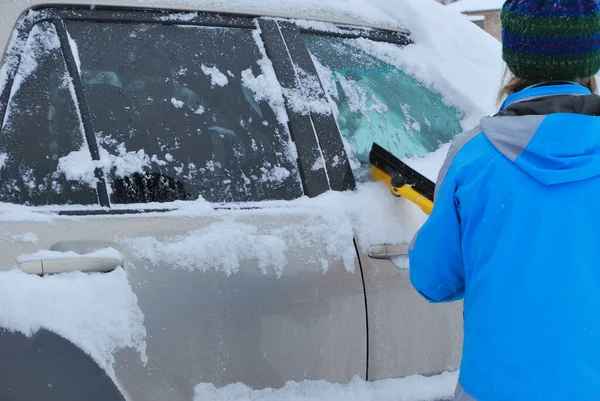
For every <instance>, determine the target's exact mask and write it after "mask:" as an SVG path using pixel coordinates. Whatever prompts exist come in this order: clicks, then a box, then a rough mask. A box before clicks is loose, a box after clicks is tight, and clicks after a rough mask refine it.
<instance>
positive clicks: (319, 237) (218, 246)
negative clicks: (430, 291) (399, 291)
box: [117, 183, 426, 276]
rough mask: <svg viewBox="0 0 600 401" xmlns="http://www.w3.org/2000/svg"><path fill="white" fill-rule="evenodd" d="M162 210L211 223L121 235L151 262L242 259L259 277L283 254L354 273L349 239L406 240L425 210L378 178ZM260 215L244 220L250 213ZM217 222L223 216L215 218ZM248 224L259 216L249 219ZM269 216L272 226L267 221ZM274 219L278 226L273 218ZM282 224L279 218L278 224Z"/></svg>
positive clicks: (230, 266) (283, 259)
mask: <svg viewBox="0 0 600 401" xmlns="http://www.w3.org/2000/svg"><path fill="white" fill-rule="evenodd" d="M182 204H185V205H187V206H184V207H181V208H180V209H178V210H176V211H173V212H168V215H171V216H173V217H174V218H175V217H183V218H189V217H191V216H204V217H210V218H214V219H215V222H213V223H211V224H209V225H207V226H205V227H204V228H202V229H200V230H196V231H192V232H189V233H186V234H185V235H182V236H177V237H167V238H157V237H137V238H120V239H117V241H118V242H120V243H121V244H123V245H124V246H125V247H126V248H127V249H128V251H129V252H130V253H131V254H132V255H133V256H135V257H136V258H139V259H141V260H143V261H146V262H147V263H149V264H150V265H154V266H159V265H162V264H169V265H172V266H175V267H176V268H180V269H188V270H200V271H208V270H215V271H222V272H224V273H225V274H226V275H231V274H236V273H237V272H238V271H239V269H240V266H241V264H242V262H243V261H248V260H252V261H256V262H257V265H258V269H259V270H260V271H261V272H262V273H263V274H268V272H269V271H273V272H274V273H275V274H276V275H277V276H281V275H283V274H285V267H286V266H287V264H288V255H289V252H294V253H295V254H296V256H298V257H300V258H303V259H302V260H303V261H304V262H305V263H316V264H320V265H321V266H322V267H323V270H324V272H326V271H327V269H328V267H329V263H330V262H331V261H339V262H342V264H343V266H344V269H345V270H346V271H347V272H354V271H355V258H356V251H355V248H354V242H353V240H354V238H355V237H356V239H357V240H358V243H359V246H360V248H361V249H362V250H363V251H366V250H367V249H368V248H369V247H370V246H372V245H379V244H386V243H387V244H400V243H409V242H410V241H411V240H412V238H413V236H414V234H415V233H416V231H417V230H418V228H419V227H421V225H422V224H423V223H424V221H425V218H426V215H425V214H424V213H423V212H422V211H421V210H420V209H419V208H418V207H417V206H415V205H413V204H412V203H410V202H409V201H407V200H405V199H399V198H396V197H394V196H392V195H391V194H390V192H389V189H388V188H387V187H386V186H385V185H384V184H382V183H366V184H362V185H360V186H359V187H358V189H357V190H356V191H353V192H328V193H325V194H323V195H321V196H319V197H317V198H313V199H308V198H302V199H298V200H294V201H289V202H279V201H277V202H262V203H260V204H256V206H257V207H260V208H257V209H252V207H253V204H248V205H244V206H246V207H249V209H248V208H245V207H244V206H242V205H227V208H228V209H226V210H219V211H218V214H217V213H216V212H215V210H214V209H213V208H212V207H211V205H210V204H209V203H207V202H205V201H203V200H199V201H197V202H182ZM262 216H264V217H265V219H257V220H250V221H249V220H248V219H249V218H253V217H262ZM217 218H220V219H223V221H219V220H217ZM252 221H261V223H260V224H254V223H252ZM270 221H273V223H269V222H270ZM275 222H277V223H275ZM281 222H285V224H282V223H281Z"/></svg>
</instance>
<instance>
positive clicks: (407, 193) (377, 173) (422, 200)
mask: <svg viewBox="0 0 600 401" xmlns="http://www.w3.org/2000/svg"><path fill="white" fill-rule="evenodd" d="M371 177H373V179H375V180H377V181H385V183H386V184H387V185H388V187H390V188H391V190H392V193H393V194H394V195H396V196H401V197H403V198H406V199H408V200H409V201H411V202H413V203H414V204H416V205H417V206H419V207H420V208H421V210H423V212H425V214H428V215H429V214H431V211H432V210H433V202H432V201H430V200H429V199H427V198H426V197H424V196H423V195H421V194H420V193H418V192H417V191H415V190H414V189H413V188H412V187H411V186H410V185H404V186H402V187H400V188H398V187H395V186H393V185H392V177H390V176H389V175H387V174H386V173H385V172H383V170H380V169H378V168H377V167H373V168H372V169H371Z"/></svg>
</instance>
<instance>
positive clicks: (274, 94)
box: [242, 26, 288, 126]
mask: <svg viewBox="0 0 600 401" xmlns="http://www.w3.org/2000/svg"><path fill="white" fill-rule="evenodd" d="M252 36H253V37H254V41H255V42H256V45H257V46H258V48H259V50H260V53H261V55H262V58H261V59H260V60H258V62H257V63H258V65H259V66H260V69H261V72H262V74H260V75H259V76H257V77H255V76H254V74H253V73H252V70H251V69H250V68H248V69H247V70H244V71H242V85H244V86H245V87H246V88H248V89H250V90H251V91H252V92H253V94H254V98H255V100H256V101H257V102H260V101H266V102H268V103H269V105H270V106H271V108H272V109H273V111H274V112H275V114H276V115H277V119H278V121H279V123H280V124H281V125H284V126H285V125H286V124H287V123H288V115H287V112H286V110H285V103H284V101H283V89H282V88H281V85H280V84H279V80H278V79H277V75H275V69H274V68H273V63H272V62H271V60H269V58H268V57H267V50H266V49H265V45H264V43H263V41H262V38H261V30H260V28H258V26H257V29H256V30H255V31H254V32H253V33H252Z"/></svg>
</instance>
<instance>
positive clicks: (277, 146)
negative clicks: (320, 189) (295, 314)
mask: <svg viewBox="0 0 600 401" xmlns="http://www.w3.org/2000/svg"><path fill="white" fill-rule="evenodd" d="M67 29H68V32H69V35H70V37H71V45H72V47H73V50H74V53H75V54H77V55H78V57H77V58H78V63H79V68H80V70H81V76H82V80H83V85H84V93H85V98H86V100H87V103H88V106H89V110H90V114H91V119H92V125H93V127H94V131H95V133H96V136H97V138H98V143H99V146H100V153H101V155H102V156H101V159H102V167H103V168H104V169H105V171H107V173H109V174H108V181H109V185H110V193H111V201H112V202H113V203H133V202H135V203H137V202H154V201H156V202H166V201H172V200H179V199H196V198H198V197H199V196H201V197H203V198H204V199H206V200H208V201H210V202H246V201H259V200H274V199H284V200H289V199H294V198H297V197H300V196H302V187H301V181H300V177H299V173H298V169H297V167H296V156H295V152H294V147H293V145H292V143H291V140H290V135H289V132H288V128H287V125H286V124H285V121H282V120H283V119H282V118H278V115H277V114H276V112H275V111H274V110H273V109H272V108H271V107H270V106H269V103H268V101H267V100H268V99H267V98H266V97H265V96H260V95H257V94H256V91H257V89H256V88H255V87H254V86H253V85H250V84H248V81H252V83H256V82H257V81H258V82H260V80H259V79H255V80H252V79H253V78H256V77H259V78H260V76H261V74H262V73H263V69H264V68H266V67H270V64H268V63H266V62H265V60H264V58H265V57H266V56H265V55H264V53H263V52H261V48H260V47H259V43H257V40H259V39H257V38H256V34H257V32H255V31H252V30H249V29H237V28H215V27H200V26H183V25H162V24H142V23H139V24H137V23H135V24H134V23H129V24H116V23H88V22H71V23H68V25H67ZM265 64H268V65H265ZM271 68H272V67H271ZM269 84H271V85H273V83H272V82H270V83H269ZM274 84H275V85H278V83H277V82H275V83H274ZM267 89H268V88H267ZM279 117H280V116H279Z"/></svg>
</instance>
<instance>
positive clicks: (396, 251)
mask: <svg viewBox="0 0 600 401" xmlns="http://www.w3.org/2000/svg"><path fill="white" fill-rule="evenodd" d="M408 247H409V245H408V244H396V245H391V244H383V245H375V246H372V247H370V248H369V249H368V251H367V255H369V257H370V258H373V259H392V258H395V257H397V256H408Z"/></svg>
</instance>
